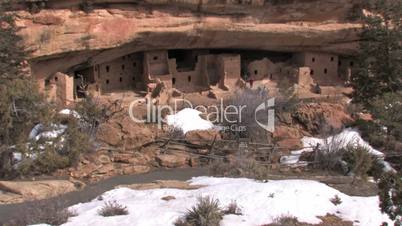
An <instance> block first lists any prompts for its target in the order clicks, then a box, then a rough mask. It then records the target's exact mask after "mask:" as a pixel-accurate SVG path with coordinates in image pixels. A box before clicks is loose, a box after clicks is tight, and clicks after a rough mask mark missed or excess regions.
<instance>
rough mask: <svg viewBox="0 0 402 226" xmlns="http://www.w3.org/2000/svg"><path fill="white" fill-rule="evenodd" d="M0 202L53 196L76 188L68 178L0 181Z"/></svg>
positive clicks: (14, 201)
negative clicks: (0, 192)
mask: <svg viewBox="0 0 402 226" xmlns="http://www.w3.org/2000/svg"><path fill="white" fill-rule="evenodd" d="M0 190H3V191H5V192H6V193H5V194H2V195H0V203H3V204H4V203H16V202H21V201H27V200H38V199H45V198H50V197H54V196H57V195H61V194H64V193H67V192H72V191H75V190H77V188H76V186H75V184H74V182H71V181H68V180H45V181H0Z"/></svg>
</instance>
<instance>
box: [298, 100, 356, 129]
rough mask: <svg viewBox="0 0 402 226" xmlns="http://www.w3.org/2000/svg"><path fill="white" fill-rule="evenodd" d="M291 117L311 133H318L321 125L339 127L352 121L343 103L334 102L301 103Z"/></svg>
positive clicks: (330, 127)
mask: <svg viewBox="0 0 402 226" xmlns="http://www.w3.org/2000/svg"><path fill="white" fill-rule="evenodd" d="M292 117H293V118H294V119H296V121H297V122H299V123H300V124H301V125H302V126H303V127H304V128H305V129H307V131H308V132H310V133H313V134H317V133H319V132H320V131H321V130H322V128H323V126H328V127H329V128H328V129H341V128H343V126H344V125H345V124H347V123H350V122H352V121H353V119H352V117H351V116H350V115H349V114H348V113H347V112H346V110H345V107H344V106H343V105H341V104H334V103H308V104H303V105H301V106H300V107H299V108H298V109H296V111H295V112H294V113H293V114H292Z"/></svg>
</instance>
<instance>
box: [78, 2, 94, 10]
mask: <svg viewBox="0 0 402 226" xmlns="http://www.w3.org/2000/svg"><path fill="white" fill-rule="evenodd" d="M79 7H80V10H82V11H84V12H85V13H90V12H92V11H93V10H94V4H93V2H92V1H88V0H84V1H83V2H81V3H80V5H79Z"/></svg>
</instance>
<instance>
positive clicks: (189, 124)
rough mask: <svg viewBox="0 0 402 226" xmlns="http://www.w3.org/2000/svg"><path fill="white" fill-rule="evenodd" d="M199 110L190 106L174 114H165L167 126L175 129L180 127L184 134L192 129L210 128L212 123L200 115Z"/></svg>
mask: <svg viewBox="0 0 402 226" xmlns="http://www.w3.org/2000/svg"><path fill="white" fill-rule="evenodd" d="M200 114H201V112H200V111H197V110H195V109H192V108H184V109H183V110H181V111H179V112H177V113H176V114H174V115H168V116H166V121H167V124H168V125H169V126H173V127H174V128H175V129H180V130H181V131H183V133H184V134H186V133H187V132H189V131H193V130H208V129H212V128H213V127H214V125H213V124H212V123H211V122H210V121H207V120H205V119H202V118H201V117H200Z"/></svg>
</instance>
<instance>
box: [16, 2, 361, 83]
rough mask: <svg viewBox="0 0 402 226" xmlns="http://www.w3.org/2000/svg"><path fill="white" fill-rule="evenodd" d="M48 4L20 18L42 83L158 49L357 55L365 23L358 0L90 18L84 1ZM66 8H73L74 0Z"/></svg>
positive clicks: (205, 6) (162, 9)
mask: <svg viewBox="0 0 402 226" xmlns="http://www.w3.org/2000/svg"><path fill="white" fill-rule="evenodd" d="M48 2H49V7H54V8H52V9H45V10H41V11H40V12H39V13H36V14H31V13H29V12H28V11H24V10H21V11H17V16H18V21H17V22H18V25H19V26H20V27H21V28H22V29H21V31H20V32H21V35H22V36H23V38H24V43H25V46H26V47H27V48H28V49H29V50H31V51H32V56H31V60H32V70H33V73H34V74H35V75H37V76H48V75H50V74H52V73H55V72H57V71H61V72H63V71H66V70H68V69H70V68H71V67H73V66H75V65H78V64H86V63H90V64H98V63H102V62H106V61H109V60H111V59H113V58H116V57H119V56H123V55H126V54H128V53H132V52H136V51H144V50H157V49H189V48H191V49H202V48H231V49H233V48H238V49H260V50H271V51H285V52H297V51H325V52H333V53H337V54H353V53H354V52H355V51H356V47H357V40H358V38H357V34H358V33H359V28H360V24H357V23H351V22H349V21H348V20H347V18H348V16H349V15H350V14H351V12H352V10H353V8H354V4H355V3H354V0H340V1H331V0H311V1H293V2H291V3H286V2H285V3H276V4H271V3H268V1H265V2H267V3H264V1H255V2H258V3H256V4H257V5H255V4H254V1H253V4H254V5H253V4H252V5H248V4H240V3H229V1H228V2H227V3H218V2H224V1H201V3H200V1H192V0H186V1H169V2H167V1H166V2H165V1H163V0H162V1H138V2H137V4H133V3H132V2H131V1H130V3H128V2H129V1H127V2H126V4H113V3H112V1H102V2H108V3H105V4H106V5H108V7H107V8H105V7H103V8H102V7H101V5H98V6H97V5H96V4H95V9H94V10H93V11H91V12H87V13H85V12H83V11H81V10H79V8H78V1H71V4H72V5H69V6H63V5H62V3H60V4H61V5H57V1H48ZM58 2H64V3H65V4H67V5H68V3H69V2H70V1H58ZM95 2H98V1H95ZM122 2H125V1H122ZM74 4H76V5H74ZM105 4H103V5H105ZM179 7H180V8H179ZM72 53H74V54H72ZM43 60H46V61H43ZM44 64H46V67H43V65H44Z"/></svg>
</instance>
